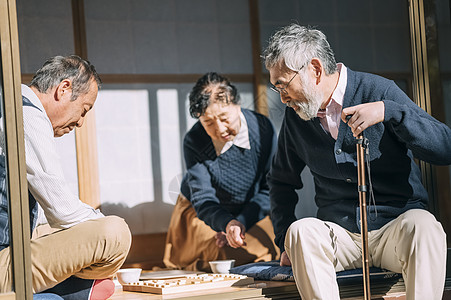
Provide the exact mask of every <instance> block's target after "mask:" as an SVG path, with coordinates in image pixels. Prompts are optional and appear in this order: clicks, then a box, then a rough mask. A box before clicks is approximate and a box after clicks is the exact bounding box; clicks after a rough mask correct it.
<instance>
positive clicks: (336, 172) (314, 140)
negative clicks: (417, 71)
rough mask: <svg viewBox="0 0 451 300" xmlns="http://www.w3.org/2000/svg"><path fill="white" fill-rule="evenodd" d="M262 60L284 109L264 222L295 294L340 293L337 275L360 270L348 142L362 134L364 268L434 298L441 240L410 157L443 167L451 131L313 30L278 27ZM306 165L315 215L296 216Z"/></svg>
mask: <svg viewBox="0 0 451 300" xmlns="http://www.w3.org/2000/svg"><path fill="white" fill-rule="evenodd" d="M264 57H265V64H266V67H267V69H268V70H269V72H270V80H271V83H272V84H273V85H274V86H273V88H274V90H275V91H276V92H278V93H279V94H280V97H281V100H282V102H283V103H285V104H286V105H287V106H288V107H287V108H286V110H285V117H284V120H283V123H282V127H281V130H280V135H279V142H278V148H277V152H276V155H275V157H274V160H273V164H272V167H271V171H270V173H269V175H268V184H269V187H270V200H271V219H272V221H273V224H274V230H275V234H276V243H277V244H278V245H279V246H280V248H281V249H282V250H281V251H282V252H283V253H282V255H281V264H283V265H289V264H292V267H293V271H294V277H295V280H296V285H297V287H298V290H299V292H300V294H301V297H302V299H304V300H308V299H327V300H332V299H339V290H338V285H337V282H336V274H335V273H336V272H338V271H343V270H347V269H355V268H360V267H361V266H362V258H361V242H360V224H359V223H360V222H359V221H360V220H359V215H360V212H359V204H358V203H359V202H358V192H357V191H358V189H357V168H356V165H357V162H356V156H357V155H356V146H355V143H356V139H355V137H356V136H358V135H359V133H360V132H362V131H364V134H365V137H366V138H367V139H368V140H369V160H370V165H371V181H372V188H373V192H374V198H375V205H371V208H370V209H369V211H368V228H369V234H368V240H369V241H368V244H369V247H368V248H369V260H370V266H376V267H381V268H385V269H389V270H392V271H394V272H398V273H402V276H403V278H404V281H405V284H406V297H407V299H436V300H438V299H441V297H442V294H443V288H444V281H445V265H446V264H445V260H446V238H445V233H444V231H443V228H442V226H441V224H440V223H439V222H437V220H436V219H435V217H434V216H433V215H432V214H431V213H430V212H428V211H427V205H428V194H427V192H426V190H425V188H424V187H423V186H422V184H421V173H420V171H419V168H418V166H417V164H416V163H415V161H414V157H416V158H418V159H421V160H424V161H427V162H429V163H433V164H441V165H446V164H450V163H451V130H450V128H449V127H448V126H446V125H445V124H443V123H441V122H439V121H437V120H436V119H434V118H432V117H431V116H430V115H428V114H427V113H426V112H425V111H423V110H422V109H421V108H419V107H418V106H417V105H415V103H414V102H413V101H412V100H411V99H409V97H408V96H407V95H406V94H405V93H404V92H403V91H402V90H401V89H400V88H399V87H397V86H396V84H395V83H394V82H393V81H391V80H387V79H385V78H382V77H379V76H376V75H372V74H368V73H362V72H356V71H353V70H351V69H349V68H347V67H346V66H345V65H343V64H341V63H340V64H338V65H337V63H336V62H335V57H334V54H333V51H332V49H331V47H330V45H329V43H328V42H327V39H326V37H325V35H324V34H323V33H322V32H321V31H319V30H315V29H310V28H306V27H303V26H300V25H297V24H293V25H290V26H287V27H285V28H282V29H281V30H279V31H278V32H277V33H275V34H274V35H273V36H272V37H271V39H270V41H269V45H268V48H267V49H266V51H265V54H264ZM348 115H352V117H351V118H350V120H349V121H348V122H347V124H346V119H347V118H346V117H347V116H348ZM305 166H308V167H309V169H310V171H311V173H312V175H313V178H314V182H315V192H316V196H315V201H316V204H317V206H318V213H317V218H304V219H301V220H296V217H295V214H294V208H295V206H296V203H297V201H298V197H297V194H296V193H295V190H296V189H300V188H301V187H302V182H301V176H300V174H301V172H302V170H303V169H304V168H305Z"/></svg>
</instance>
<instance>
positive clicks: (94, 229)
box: [0, 55, 131, 299]
mask: <svg viewBox="0 0 451 300" xmlns="http://www.w3.org/2000/svg"><path fill="white" fill-rule="evenodd" d="M100 83H101V81H100V78H99V76H98V74H97V72H96V70H95V68H94V66H93V65H91V64H90V63H89V62H88V61H85V60H83V59H81V58H80V57H78V56H75V55H73V56H67V57H63V56H56V57H53V58H51V59H49V60H48V61H47V62H46V63H45V64H44V65H43V67H42V68H41V69H39V70H38V71H37V72H36V74H35V76H34V77H33V79H32V81H31V84H30V86H29V87H28V86H26V85H22V99H23V105H24V106H23V119H24V136H25V154H26V165H27V180H28V189H29V203H30V223H31V230H33V229H34V228H35V225H36V220H37V217H38V207H40V208H42V211H43V213H44V215H45V218H46V219H47V222H48V224H49V225H50V226H51V227H53V228H56V229H63V230H59V231H56V232H54V233H52V234H49V235H45V236H42V237H39V238H37V239H33V240H32V241H31V256H32V278H33V291H34V292H40V291H43V290H46V289H49V288H52V287H54V286H55V285H57V284H58V283H61V282H63V281H65V280H66V279H68V278H69V277H71V276H74V277H77V278H76V280H75V281H74V282H77V284H76V285H80V284H81V285H80V286H89V287H90V288H91V287H94V288H95V287H96V286H101V285H103V287H111V284H112V282H111V280H109V281H102V280H96V279H105V278H108V277H111V276H112V275H113V274H114V273H115V272H116V271H117V270H118V269H119V268H120V267H121V266H122V264H123V262H124V260H125V258H126V256H127V253H128V250H129V248H130V243H131V236H130V231H129V229H128V226H127V224H126V223H125V222H124V220H123V219H121V218H118V217H116V216H108V217H105V216H104V215H103V214H102V213H101V212H100V211H98V210H95V209H94V208H92V207H90V206H89V205H87V204H85V203H83V202H82V201H81V200H80V199H79V198H78V197H77V195H74V194H73V193H72V192H71V191H70V189H69V187H68V184H67V183H66V181H65V180H64V176H63V172H62V168H61V164H60V162H59V159H58V156H59V155H58V153H57V150H56V147H55V140H54V138H55V137H60V136H62V135H64V134H66V133H69V132H70V131H71V130H73V129H74V128H75V127H80V126H82V124H83V119H84V118H85V116H86V113H87V112H88V111H89V110H90V109H91V108H92V107H93V105H94V102H95V100H96V98H97V92H98V89H99V86H100ZM2 158H3V160H2V161H1V162H2V168H1V170H2V177H0V179H1V181H0V185H1V187H2V197H1V206H0V250H1V251H0V291H1V292H5V291H9V290H11V284H12V283H11V278H12V277H11V276H10V272H11V270H10V269H9V265H10V263H9V262H10V248H9V243H10V239H9V224H8V215H7V212H8V204H7V203H8V201H7V199H6V192H5V191H6V176H5V175H6V174H5V168H4V155H2ZM102 282H103V283H102ZM73 285H74V284H68V285H67V284H66V286H73ZM113 288H114V284H113ZM88 290H90V289H88ZM108 290H110V291H111V293H112V292H113V291H114V290H111V288H108ZM93 291H94V289H93V290H92V291H90V292H89V293H91V296H90V297H91V298H90V299H97V298H106V297H109V296H110V295H106V294H105V295H104V296H103V297H102V296H101V297H98V296H99V295H97V296H95V297H94V296H93ZM111 293H110V294H111ZM93 297H94V298H93ZM96 297H97V298H96ZM78 298H79V299H82V297H81V296H79V297H78ZM86 299H87V298H86Z"/></svg>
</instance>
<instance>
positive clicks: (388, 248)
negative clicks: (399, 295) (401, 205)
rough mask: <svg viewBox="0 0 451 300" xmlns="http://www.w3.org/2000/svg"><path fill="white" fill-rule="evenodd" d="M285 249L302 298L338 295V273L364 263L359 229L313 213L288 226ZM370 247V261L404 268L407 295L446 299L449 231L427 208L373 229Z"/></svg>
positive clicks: (410, 299)
mask: <svg viewBox="0 0 451 300" xmlns="http://www.w3.org/2000/svg"><path fill="white" fill-rule="evenodd" d="M285 250H286V252H287V254H288V257H289V258H290V261H291V263H292V266H293V273H294V278H295V281H296V285H297V288H298V291H299V293H300V294H301V297H302V299H303V300H309V299H325V300H333V299H340V296H339V291H338V285H337V281H336V274H335V273H336V272H339V271H343V270H348V269H355V268H361V267H362V253H361V237H360V234H354V233H351V232H349V231H347V230H345V229H344V228H342V227H340V226H338V225H337V224H335V223H331V222H324V221H321V220H319V219H315V218H306V219H301V220H298V221H296V222H294V223H293V224H292V225H291V226H290V228H289V229H288V231H287V234H286V237H285ZM368 250H369V261H370V266H375V267H381V268H384V269H388V270H391V271H394V272H397V273H402V276H403V278H404V281H405V285H406V298H407V300H413V299H416V300H425V299H428V300H434V299H436V300H438V299H442V295H443V289H444V285H445V271H446V235H445V233H444V231H443V228H442V226H441V224H440V223H439V222H437V220H436V219H435V217H434V216H433V215H432V214H431V213H429V212H428V211H426V210H421V209H413V210H409V211H407V212H405V213H404V214H402V215H400V216H399V217H398V218H396V219H395V220H393V221H391V222H389V223H388V224H386V225H385V226H383V227H382V228H381V229H379V230H374V231H370V232H369V233H368ZM362 284H363V283H362Z"/></svg>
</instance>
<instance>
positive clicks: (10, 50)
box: [0, 0, 33, 299]
mask: <svg viewBox="0 0 451 300" xmlns="http://www.w3.org/2000/svg"><path fill="white" fill-rule="evenodd" d="M0 44H1V47H0V51H1V55H0V59H1V64H0V65H1V70H0V73H1V74H0V77H1V78H0V79H1V80H0V84H2V91H3V92H2V95H0V99H1V100H3V104H4V106H3V109H4V110H3V112H2V114H3V117H4V122H5V128H4V131H5V136H4V139H5V142H6V149H5V150H6V151H5V152H6V157H5V158H6V164H5V165H6V166H7V167H8V168H7V172H6V174H7V177H8V179H7V181H6V182H7V189H8V190H7V191H8V207H9V220H10V221H9V222H10V244H11V249H10V257H9V259H10V260H11V261H10V263H11V271H12V276H11V277H10V280H11V283H12V284H13V285H12V287H14V292H15V299H31V298H32V297H33V296H32V294H33V291H32V278H31V248H30V216H29V205H28V184H27V171H26V164H25V142H24V131H23V111H22V95H21V88H20V83H21V82H20V79H21V76H20V59H19V36H18V30H17V10H16V2H15V1H13V0H0Z"/></svg>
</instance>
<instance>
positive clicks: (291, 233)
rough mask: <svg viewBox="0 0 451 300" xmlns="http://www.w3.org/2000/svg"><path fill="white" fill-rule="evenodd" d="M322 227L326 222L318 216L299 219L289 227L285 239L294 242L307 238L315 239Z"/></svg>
mask: <svg viewBox="0 0 451 300" xmlns="http://www.w3.org/2000/svg"><path fill="white" fill-rule="evenodd" d="M322 227H324V222H323V221H321V220H319V219H316V218H303V219H300V220H297V221H296V222H293V223H292V224H291V225H290V227H289V228H288V230H287V234H286V236H285V240H286V241H289V242H290V243H292V242H300V241H301V240H306V239H309V240H310V239H315V237H316V236H317V231H318V229H319V228H322Z"/></svg>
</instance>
